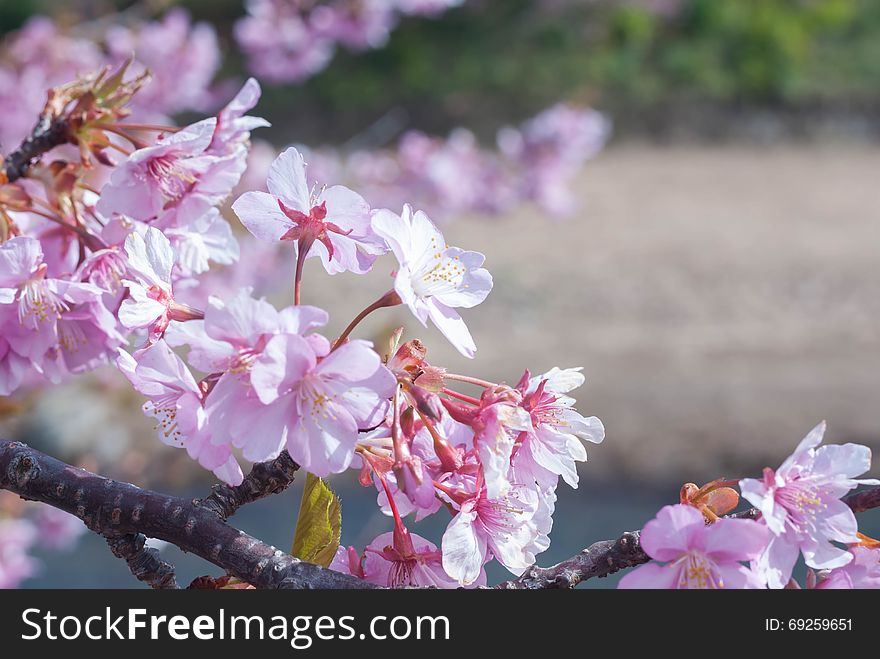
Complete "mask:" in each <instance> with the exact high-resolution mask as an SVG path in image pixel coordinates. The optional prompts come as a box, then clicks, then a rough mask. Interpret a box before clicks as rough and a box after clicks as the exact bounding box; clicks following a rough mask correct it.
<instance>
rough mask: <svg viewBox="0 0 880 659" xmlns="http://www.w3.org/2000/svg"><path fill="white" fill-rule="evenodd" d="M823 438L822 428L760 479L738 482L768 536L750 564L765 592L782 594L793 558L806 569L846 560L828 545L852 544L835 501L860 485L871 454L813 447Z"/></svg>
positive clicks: (850, 523)
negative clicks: (763, 581) (800, 560)
mask: <svg viewBox="0 0 880 659" xmlns="http://www.w3.org/2000/svg"><path fill="white" fill-rule="evenodd" d="M824 434H825V423H824V422H822V423H820V424H819V425H818V426H816V427H815V428H813V430H812V431H810V433H809V434H808V435H807V436H806V437H805V438H804V439H803V441H801V443H800V444H799V445H798V447H797V448H796V449H795V451H794V453H792V454H791V456H789V457H788V458H787V459H786V460H785V462H783V463H782V465H781V466H780V467H779V469H777V470H776V471H773V470H772V469H770V468H767V469H765V470H764V478H763V479H762V480H756V479H751V478H747V479H745V480H742V481H740V489H741V491H742V495H743V497H744V498H745V499H747V500H748V501H749V502H750V503H751V504H752V505H753V506H755V507H756V508H758V509H759V510H760V511H761V514H762V517H761V519H762V523H763V524H765V525H766V526H767V528H769V530H770V533H771V534H772V536H771V538H770V542H769V543H768V545H767V548H766V550H765V551H764V552H762V553H761V555H760V556H758V557H757V559H756V568H757V570H758V571H759V572H760V573H761V575H762V577H763V578H764V579H766V581H767V583H768V585H769V586H770V587H771V588H783V587H784V586H785V584H786V583H788V580H789V578H790V577H791V572H792V569H793V568H794V564H795V562H796V561H797V558H798V554H799V553H803V555H804V560H805V561H806V563H807V565H808V566H809V567H812V568H815V569H819V570H823V569H830V568H836V567H842V566H844V565H846V564H847V563H848V562H849V561H851V560H852V554H851V553H849V552H847V551H846V550H844V549H840V548H838V547H837V546H835V545H834V544H832V543H833V542H842V543H853V542H857V541H858V539H857V538H856V530H857V524H856V518H855V515H854V514H853V512H852V510H850V508H849V506H847V505H846V504H845V503H843V502H842V501H841V500H840V499H841V497H842V496H843V495H844V494H846V493H847V492H849V491H850V490H852V489H853V488H855V487H857V486H858V485H860V484H871V485H877V484H880V481H877V480H873V479H856V478H855V477H856V476H859V475H861V474H863V473H865V472H866V471H868V469H870V467H871V450H870V449H869V448H868V447H866V446H861V445H858V444H843V445H833V444H832V445H826V446H819V444H820V443H821V442H822V437H823V435H824Z"/></svg>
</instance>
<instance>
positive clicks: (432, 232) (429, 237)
mask: <svg viewBox="0 0 880 659" xmlns="http://www.w3.org/2000/svg"><path fill="white" fill-rule="evenodd" d="M373 229H374V230H375V232H376V233H377V234H378V235H379V236H381V237H382V238H384V239H385V241H386V242H387V243H388V246H389V247H390V248H391V251H392V252H394V256H396V257H397V261H398V263H399V268H398V270H397V275H396V276H395V278H394V290H395V291H397V294H398V295H399V296H400V299H401V300H402V301H403V303H404V304H406V305H407V306H408V307H409V309H410V311H412V313H413V315H415V317H416V318H417V319H418V320H419V322H421V323H422V325H425V326H427V322H428V319H429V318H430V319H431V322H432V323H434V325H435V326H436V327H437V329H439V330H440V331H441V332H442V333H443V335H444V336H445V337H446V338H447V339H448V340H449V342H450V343H452V345H453V346H455V348H456V349H457V350H458V351H459V352H460V353H461V354H463V355H464V356H465V357H470V358H473V356H474V353H475V352H476V350H477V347H476V345H474V340H473V339H472V338H471V334H470V332H469V331H468V329H467V326H466V325H465V324H464V321H463V320H462V319H461V316H460V315H459V314H458V312H457V311H455V308H456V307H461V308H465V309H469V308H471V307H474V306H476V305H478V304H479V303H480V302H482V301H483V300H485V299H486V296H487V295H489V291H491V290H492V276H491V275H490V274H489V271H488V270H486V269H485V268H483V267H481V266H482V265H483V261H485V256H483V255H482V254H480V253H479V252H467V251H464V250H462V249H459V248H458V247H449V246H448V245H447V244H446V241H445V240H444V238H443V234H442V233H440V230H439V229H438V228H437V227H436V226H435V225H434V223H433V222H431V220H430V218H428V216H427V215H425V214H424V213H423V212H421V211H417V212H415V213H413V212H412V209H411V208H410V207H409V206H404V207H403V213H402V214H401V215H395V214H394V213H392V212H391V211H389V210H385V209H382V210H379V211H376V212H375V213H374V215H373Z"/></svg>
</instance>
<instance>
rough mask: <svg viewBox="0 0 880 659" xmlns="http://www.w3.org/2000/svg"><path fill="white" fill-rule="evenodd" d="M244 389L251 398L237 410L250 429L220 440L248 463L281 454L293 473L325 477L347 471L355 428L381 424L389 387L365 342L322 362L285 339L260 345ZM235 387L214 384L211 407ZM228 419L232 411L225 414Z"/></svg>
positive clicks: (309, 348) (302, 343) (297, 341)
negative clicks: (247, 387) (286, 455)
mask: <svg viewBox="0 0 880 659" xmlns="http://www.w3.org/2000/svg"><path fill="white" fill-rule="evenodd" d="M250 382H251V385H252V388H253V394H254V395H253V397H249V398H247V399H246V400H245V401H242V404H241V405H239V407H241V408H242V417H241V418H242V419H248V420H251V423H253V424H258V425H252V426H251V427H250V428H248V429H247V432H244V433H242V434H235V435H233V432H234V426H233V427H231V428H230V431H229V432H228V433H227V434H226V437H227V438H228V439H229V440H231V442H232V443H233V444H234V445H235V446H238V447H240V448H242V450H243V453H244V456H245V457H246V458H248V459H249V460H268V459H271V458H272V457H275V456H277V455H278V453H279V452H280V451H281V449H282V448H284V447H285V446H286V448H287V450H288V452H289V453H290V455H291V457H293V459H294V460H296V461H297V463H298V464H299V465H300V466H302V467H303V468H304V469H307V470H308V471H310V472H311V473H313V474H315V475H317V476H326V475H328V474H330V473H339V472H341V471H344V470H345V469H347V468H348V466H349V464H351V460H352V458H353V456H354V448H355V445H356V443H357V439H358V430H359V429H360V428H372V427H374V426H376V425H378V424H379V423H381V422H382V420H384V418H385V416H386V414H387V412H388V399H389V398H390V397H391V394H392V392H393V388H394V383H395V380H394V376H393V375H391V372H390V371H388V369H386V368H385V367H384V366H383V365H382V363H381V361H380V359H379V356H378V355H377V354H376V353H375V352H373V350H372V349H371V346H370V344H369V343H368V342H366V341H359V340H358V341H351V342H349V343H347V344H345V345H343V346H342V347H340V348H339V349H338V350H335V351H333V352H331V353H330V354H327V355H323V356H322V355H319V354H316V352H315V350H314V347H313V345H312V344H310V343H309V342H308V341H306V340H305V339H304V338H302V337H301V336H299V335H298V334H293V333H288V334H279V335H276V336H274V337H272V338H271V339H270V340H269V341H268V343H267V344H266V347H265V349H264V350H263V352H262V354H260V355H259V356H258V357H257V358H256V359H255V360H254V363H253V365H252V366H251V370H250ZM236 384H237V383H235V382H234V381H233V380H228V381H227V383H222V382H221V383H220V384H218V386H217V387H216V388H215V389H214V391H213V392H212V394H211V399H212V401H213V404H214V405H217V404H222V403H218V401H222V400H224V399H226V400H229V398H227V397H232V396H235V387H236ZM238 386H239V387H240V386H241V385H240V384H238ZM221 387H222V388H221ZM232 400H236V399H234V398H233V399H232ZM258 403H259V404H262V405H263V406H264V407H263V408H259V407H256V405H257V404H258ZM236 413H237V412H236V408H235V407H232V408H229V409H228V411H227V414H229V415H234V414H236ZM235 425H238V424H235ZM230 435H232V436H231V437H230Z"/></svg>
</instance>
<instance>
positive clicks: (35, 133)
mask: <svg viewBox="0 0 880 659" xmlns="http://www.w3.org/2000/svg"><path fill="white" fill-rule="evenodd" d="M67 132H68V124H67V120H66V119H63V118H53V117H51V116H49V115H47V114H43V115H40V119H39V121H37V125H36V126H34V129H33V130H32V131H31V133H30V135H28V136H27V137H26V138H25V139H24V141H23V142H22V143H21V145H20V146H19V147H18V148H17V149H16V150H15V151H13V152H12V153H10V154H9V155H8V156H6V158H5V159H4V160H3V174H5V176H6V180H7V181H8V182H9V183H12V182H13V181H16V180H18V179H20V178H22V177H24V176H26V175H27V173H28V170H30V168H31V167H32V166H33V164H34V163H35V162H36V161H37V160H39V159H40V157H41V156H42V155H43V154H44V153H46V152H47V151H50V150H51V149H54V148H55V147H56V146H60V145H61V144H66V143H67V142H68V141H69V139H68V135H67Z"/></svg>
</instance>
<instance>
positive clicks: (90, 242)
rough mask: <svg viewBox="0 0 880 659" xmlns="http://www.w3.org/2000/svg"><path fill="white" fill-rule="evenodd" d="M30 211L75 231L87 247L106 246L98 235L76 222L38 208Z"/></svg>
mask: <svg viewBox="0 0 880 659" xmlns="http://www.w3.org/2000/svg"><path fill="white" fill-rule="evenodd" d="M28 212H30V213H33V214H34V215H39V216H40V217H44V218H46V219H47V220H49V221H50V222H54V223H55V224H57V225H58V226H61V227H64V228H65V229H67V230H69V231H73V232H74V233H75V234H76V235H77V236H79V237H80V238H81V239H82V241H83V243H85V245H86V247H88V248H89V249H91V250H99V249H103V248H104V247H106V245H105V244H104V243H103V241H102V240H101V239H100V238H98V237H97V236H94V235H92V234H91V233H89V232H88V231H86V230H85V229H83V228H82V227H78V226H76V225H74V224H69V223H67V222H65V221H64V220H62V219H61V218H60V217H58V216H57V215H51V214H49V213H44V212H43V211H38V210H37V209H36V208H31V209H30V210H29V211H28Z"/></svg>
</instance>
